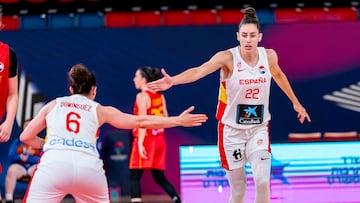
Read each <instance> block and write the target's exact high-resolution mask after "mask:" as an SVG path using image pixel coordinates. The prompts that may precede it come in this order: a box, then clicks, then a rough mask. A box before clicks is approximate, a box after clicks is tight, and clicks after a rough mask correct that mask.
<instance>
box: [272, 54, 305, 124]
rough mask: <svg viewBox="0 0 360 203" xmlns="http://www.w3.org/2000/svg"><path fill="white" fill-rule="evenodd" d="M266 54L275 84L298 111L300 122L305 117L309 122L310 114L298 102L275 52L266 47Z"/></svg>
mask: <svg viewBox="0 0 360 203" xmlns="http://www.w3.org/2000/svg"><path fill="white" fill-rule="evenodd" d="M267 55H268V61H269V65H270V72H271V75H272V77H273V79H274V81H275V82H276V84H277V85H278V86H279V87H280V89H281V90H282V91H283V92H284V93H285V94H286V96H287V97H288V98H289V99H290V101H291V102H292V104H293V108H294V110H295V111H296V112H297V113H298V118H299V121H300V123H303V122H304V120H305V119H307V121H308V122H311V119H310V116H309V115H308V113H307V112H306V109H305V108H304V107H303V106H302V105H301V103H300V102H299V100H298V98H297V97H296V95H295V93H294V91H293V89H292V87H291V85H290V83H289V80H288V79H287V77H286V75H285V74H284V72H283V71H282V70H281V68H280V66H279V64H278V56H277V54H276V52H275V51H274V50H272V49H268V50H267Z"/></svg>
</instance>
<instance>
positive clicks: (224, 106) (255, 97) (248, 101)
mask: <svg viewBox="0 0 360 203" xmlns="http://www.w3.org/2000/svg"><path fill="white" fill-rule="evenodd" d="M230 51H231V53H232V55H233V73H232V75H231V76H230V77H229V78H226V79H222V80H221V81H220V89H219V102H218V106H217V116H216V117H217V119H218V120H220V121H221V122H222V123H224V124H226V125H229V126H231V127H233V128H237V129H248V128H251V127H254V126H257V125H260V124H263V123H265V122H267V121H269V120H270V117H271V116H270V113H269V97H270V84H271V73H270V69H269V64H268V59H267V54H266V50H265V48H264V47H258V48H257V51H258V53H259V60H258V62H257V64H256V65H255V66H254V67H251V66H249V65H248V64H247V63H246V62H245V61H244V60H243V59H242V58H241V56H240V50H239V46H237V47H233V48H231V49H230Z"/></svg>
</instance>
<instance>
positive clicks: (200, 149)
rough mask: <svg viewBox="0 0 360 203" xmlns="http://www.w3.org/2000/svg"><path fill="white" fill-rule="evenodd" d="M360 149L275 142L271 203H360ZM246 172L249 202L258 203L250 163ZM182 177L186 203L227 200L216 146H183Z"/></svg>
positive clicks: (349, 145) (226, 185)
mask: <svg viewBox="0 0 360 203" xmlns="http://www.w3.org/2000/svg"><path fill="white" fill-rule="evenodd" d="M359 147H360V142H310V143H277V144H272V145H271V149H272V168H271V199H272V200H271V202H272V203H285V202H286V203H288V202H307V203H335V202H336V203H339V202H342V203H347V202H348V203H350V202H360V196H359V192H360V184H359V183H360V176H359V171H360V151H359V150H358V149H359ZM246 174H247V191H246V202H253V200H254V192H255V187H254V182H253V177H252V172H251V167H250V165H248V164H247V165H246ZM180 179H181V180H180V182H181V193H182V196H183V199H184V201H185V202H227V201H228V198H229V195H230V189H229V183H228V180H227V177H226V172H225V170H224V169H223V168H221V166H220V159H219V155H218V149H217V146H215V145H195V146H181V147H180ZM199 194H201V195H199Z"/></svg>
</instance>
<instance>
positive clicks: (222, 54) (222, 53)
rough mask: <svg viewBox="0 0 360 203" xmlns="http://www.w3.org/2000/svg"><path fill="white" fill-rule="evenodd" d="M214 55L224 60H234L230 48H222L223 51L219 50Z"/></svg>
mask: <svg viewBox="0 0 360 203" xmlns="http://www.w3.org/2000/svg"><path fill="white" fill-rule="evenodd" d="M214 57H216V58H220V59H222V60H232V58H233V56H232V53H231V51H230V50H229V49H227V50H222V51H218V52H217V53H216V54H215V55H214Z"/></svg>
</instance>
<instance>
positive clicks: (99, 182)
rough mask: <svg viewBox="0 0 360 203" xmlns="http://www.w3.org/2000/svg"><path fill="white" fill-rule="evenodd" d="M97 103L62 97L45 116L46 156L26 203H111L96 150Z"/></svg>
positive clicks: (77, 96)
mask: <svg viewBox="0 0 360 203" xmlns="http://www.w3.org/2000/svg"><path fill="white" fill-rule="evenodd" d="M97 106H98V103H97V102H95V101H93V100H90V99H88V98H87V97H85V96H82V95H78V94H75V95H72V96H65V97H59V98H57V99H56V104H55V106H54V107H53V109H52V110H51V111H50V112H49V113H48V115H47V116H46V124H47V132H46V139H45V145H44V147H43V154H42V156H41V158H40V162H39V164H38V165H37V168H36V170H35V173H34V175H33V177H32V179H31V182H30V186H29V187H28V189H29V190H28V191H27V193H26V195H25V197H24V202H27V203H55V202H60V201H61V200H62V199H63V198H64V197H65V195H66V194H71V195H72V196H73V197H74V198H75V201H76V202H77V203H109V202H110V200H109V193H108V184H107V180H106V176H105V170H104V168H103V161H102V160H101V159H100V158H99V153H98V151H97V148H96V140H97V136H98V135H97V131H98V128H99V122H98V117H97V110H96V108H97Z"/></svg>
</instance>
